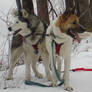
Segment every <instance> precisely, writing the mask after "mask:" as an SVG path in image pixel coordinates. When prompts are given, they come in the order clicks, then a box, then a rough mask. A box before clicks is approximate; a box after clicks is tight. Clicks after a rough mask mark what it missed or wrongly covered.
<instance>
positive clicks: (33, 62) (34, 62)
mask: <svg viewBox="0 0 92 92" xmlns="http://www.w3.org/2000/svg"><path fill="white" fill-rule="evenodd" d="M31 55H32V58H31V59H32V62H31V63H32V69H33V72H34V73H35V76H36V77H38V78H43V75H42V74H41V73H39V72H38V70H37V67H36V63H37V61H38V58H39V56H38V54H35V53H34V52H33V53H32V54H31Z"/></svg>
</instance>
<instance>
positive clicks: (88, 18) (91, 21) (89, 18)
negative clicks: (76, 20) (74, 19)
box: [79, 0, 92, 28]
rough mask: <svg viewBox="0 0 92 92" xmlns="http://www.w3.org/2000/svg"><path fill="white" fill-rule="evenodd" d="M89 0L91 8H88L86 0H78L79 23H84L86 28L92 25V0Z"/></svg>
mask: <svg viewBox="0 0 92 92" xmlns="http://www.w3.org/2000/svg"><path fill="white" fill-rule="evenodd" d="M90 1H91V8H89V5H88V0H79V7H80V13H81V15H80V16H81V17H80V23H81V24H82V25H84V26H85V27H86V28H90V27H92V0H90ZM87 9H88V10H87ZM89 9H90V11H89Z"/></svg>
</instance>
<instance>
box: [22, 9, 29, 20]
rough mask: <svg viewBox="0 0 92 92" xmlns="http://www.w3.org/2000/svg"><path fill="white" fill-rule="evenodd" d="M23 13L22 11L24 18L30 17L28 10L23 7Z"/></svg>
mask: <svg viewBox="0 0 92 92" xmlns="http://www.w3.org/2000/svg"><path fill="white" fill-rule="evenodd" d="M21 13H22V17H23V18H25V19H26V18H28V12H27V11H26V10H25V9H22V10H21Z"/></svg>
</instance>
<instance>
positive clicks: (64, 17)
mask: <svg viewBox="0 0 92 92" xmlns="http://www.w3.org/2000/svg"><path fill="white" fill-rule="evenodd" d="M74 13H75V7H73V8H68V9H67V8H66V10H65V12H64V13H63V15H62V17H63V21H66V20H67V19H68V17H69V16H70V15H72V14H74Z"/></svg>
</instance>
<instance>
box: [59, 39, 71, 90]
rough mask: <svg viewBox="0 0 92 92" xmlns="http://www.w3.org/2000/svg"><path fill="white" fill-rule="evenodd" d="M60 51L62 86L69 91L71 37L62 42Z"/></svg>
mask: <svg viewBox="0 0 92 92" xmlns="http://www.w3.org/2000/svg"><path fill="white" fill-rule="evenodd" d="M61 48H62V49H61V51H60V52H61V53H62V54H63V57H64V86H65V89H66V90H68V91H70V90H72V87H71V86H70V81H69V79H70V73H69V70H70V61H71V50H72V39H71V38H70V39H68V40H67V41H65V42H64V44H63V46H62V47H61Z"/></svg>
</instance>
